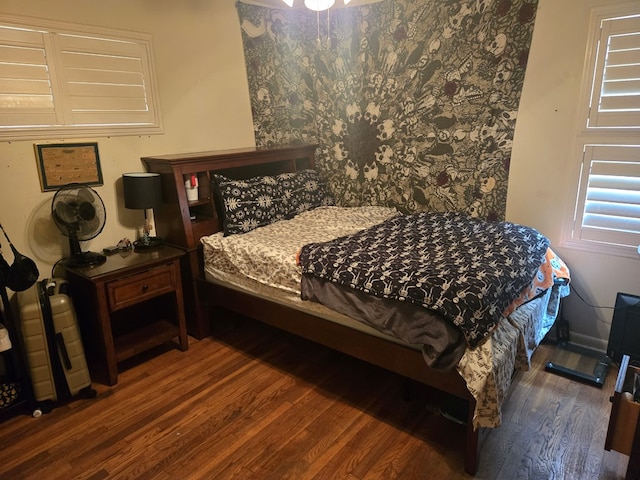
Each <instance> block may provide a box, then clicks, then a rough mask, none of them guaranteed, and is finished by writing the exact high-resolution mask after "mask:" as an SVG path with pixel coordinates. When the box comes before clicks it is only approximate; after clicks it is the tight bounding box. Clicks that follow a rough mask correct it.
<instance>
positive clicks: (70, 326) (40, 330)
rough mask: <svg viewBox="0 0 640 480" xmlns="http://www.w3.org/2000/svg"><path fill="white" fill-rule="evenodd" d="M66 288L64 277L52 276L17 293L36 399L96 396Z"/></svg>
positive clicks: (20, 324) (38, 400)
mask: <svg viewBox="0 0 640 480" xmlns="http://www.w3.org/2000/svg"><path fill="white" fill-rule="evenodd" d="M67 292H68V283H67V281H66V280H64V279H61V278H53V279H47V280H42V281H39V282H36V283H35V285H33V286H32V287H31V288H29V289H27V290H24V291H22V292H17V294H16V295H17V303H18V310H19V316H20V321H19V322H18V323H19V328H20V330H21V334H22V340H23V342H24V349H25V352H26V357H27V364H28V365H29V371H30V374H31V382H32V385H33V392H34V396H35V399H36V401H37V402H44V401H51V402H56V401H67V400H69V399H71V398H72V397H75V396H83V397H85V398H93V397H95V396H96V391H95V390H93V389H92V388H91V377H90V375H89V369H88V367H87V360H86V357H85V354H84V347H83V345H82V337H81V335H80V328H79V326H78V321H77V318H76V313H75V309H74V307H73V303H72V302H71V299H70V297H69V295H68V294H67ZM47 410H48V408H47Z"/></svg>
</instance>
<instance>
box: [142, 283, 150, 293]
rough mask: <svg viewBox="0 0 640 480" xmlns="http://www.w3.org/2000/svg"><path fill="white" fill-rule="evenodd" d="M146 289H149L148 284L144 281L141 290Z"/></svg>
mask: <svg viewBox="0 0 640 480" xmlns="http://www.w3.org/2000/svg"><path fill="white" fill-rule="evenodd" d="M147 290H149V285H147V284H146V283H145V284H144V285H142V291H143V292H146V291H147Z"/></svg>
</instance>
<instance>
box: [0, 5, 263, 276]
mask: <svg viewBox="0 0 640 480" xmlns="http://www.w3.org/2000/svg"><path fill="white" fill-rule="evenodd" d="M0 13H1V14H3V15H5V14H15V15H22V16H37V17H41V18H47V19H54V20H59V21H66V22H71V23H84V24H89V25H97V26H103V27H110V28H116V29H120V30H133V31H141V32H146V33H150V34H152V36H153V46H154V58H155V66H156V71H157V78H158V89H159V94H160V101H161V109H162V115H163V120H164V132H165V133H164V135H152V136H144V137H112V138H85V139H61V138H51V139H47V140H46V141H41V142H38V143H46V142H49V143H55V142H64V141H67V142H71V141H97V142H98V149H99V154H100V163H101V166H102V173H103V177H104V186H100V187H94V188H95V190H96V191H97V192H98V193H99V195H100V196H101V197H102V199H103V201H104V203H105V205H106V210H107V224H106V227H105V229H104V230H103V232H102V233H101V234H100V235H99V236H98V237H96V238H95V239H93V240H91V241H89V242H83V249H89V250H94V251H99V250H101V249H102V248H103V247H105V246H107V245H113V244H115V243H117V241H118V240H119V239H121V238H123V237H128V238H130V239H131V240H135V237H136V231H137V227H139V226H140V225H141V224H142V221H143V216H142V212H141V211H137V210H127V209H125V208H124V206H123V204H122V200H120V201H118V200H117V199H118V198H121V196H118V195H117V190H116V187H118V189H121V186H120V185H121V181H120V178H121V175H122V173H124V172H129V171H141V170H142V169H143V168H142V165H141V162H140V157H141V156H145V155H156V154H165V153H181V152H190V151H203V150H216V149H225V148H236V147H245V146H252V145H254V137H253V127H252V120H251V108H250V105H249V97H248V87H247V84H246V74H245V66H244V59H243V51H242V42H241V35H240V26H239V22H238V16H237V13H236V9H235V0H180V1H175V0H105V1H92V0H2V1H1V2H0ZM34 143H36V142H33V141H22V142H10V143H8V142H0V222H1V223H2V225H3V226H4V228H5V229H6V230H7V233H8V234H9V236H10V237H11V240H12V241H13V243H14V245H15V246H16V247H17V248H18V250H19V251H21V252H22V253H24V254H25V255H28V256H30V257H32V258H33V259H34V260H36V262H37V263H38V266H39V269H40V273H41V278H44V277H48V276H50V275H51V266H52V265H53V264H54V263H55V262H56V261H57V260H58V259H60V258H61V257H62V256H64V255H65V254H66V252H67V251H68V241H67V239H66V237H63V236H62V235H61V234H60V233H59V231H58V230H57V228H56V227H55V225H53V223H52V222H51V221H50V208H51V198H52V197H53V192H47V193H43V192H42V191H41V189H40V183H39V177H38V172H37V168H36V159H35V154H34V147H33V144H34ZM0 244H1V245H2V246H3V247H4V248H3V254H4V257H5V259H7V260H8V261H9V262H11V261H12V259H13V256H12V254H11V252H10V250H9V248H8V245H7V243H6V241H5V240H4V238H0Z"/></svg>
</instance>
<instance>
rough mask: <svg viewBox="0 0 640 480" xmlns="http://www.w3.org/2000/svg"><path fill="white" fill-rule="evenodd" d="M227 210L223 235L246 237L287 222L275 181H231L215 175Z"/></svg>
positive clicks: (220, 198) (278, 188) (272, 179)
mask: <svg viewBox="0 0 640 480" xmlns="http://www.w3.org/2000/svg"><path fill="white" fill-rule="evenodd" d="M213 182H214V185H215V190H216V191H217V196H218V200H221V201H222V205H223V207H224V216H223V227H224V235H225V236H226V235H233V234H236V233H246V232H249V231H251V230H253V229H254V228H258V227H261V226H263V225H268V224H269V223H273V222H276V221H278V220H282V219H284V218H285V213H284V208H283V201H282V194H281V190H280V187H279V186H278V183H277V182H276V180H275V178H274V177H254V178H250V179H248V180H231V179H230V178H227V177H224V176H222V175H217V174H216V175H213Z"/></svg>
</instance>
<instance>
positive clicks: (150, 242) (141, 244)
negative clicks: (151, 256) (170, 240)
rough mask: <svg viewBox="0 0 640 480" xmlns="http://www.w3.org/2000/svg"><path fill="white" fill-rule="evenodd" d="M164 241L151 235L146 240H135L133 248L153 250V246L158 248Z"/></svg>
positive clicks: (135, 249)
mask: <svg viewBox="0 0 640 480" xmlns="http://www.w3.org/2000/svg"><path fill="white" fill-rule="evenodd" d="M163 243H164V242H163V241H162V239H161V238H160V237H149V238H148V239H147V241H146V242H145V241H144V240H143V239H140V240H136V241H135V242H133V249H134V251H137V250H140V251H144V250H151V249H152V248H158V247H159V246H160V245H162V244H163Z"/></svg>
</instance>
